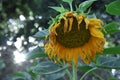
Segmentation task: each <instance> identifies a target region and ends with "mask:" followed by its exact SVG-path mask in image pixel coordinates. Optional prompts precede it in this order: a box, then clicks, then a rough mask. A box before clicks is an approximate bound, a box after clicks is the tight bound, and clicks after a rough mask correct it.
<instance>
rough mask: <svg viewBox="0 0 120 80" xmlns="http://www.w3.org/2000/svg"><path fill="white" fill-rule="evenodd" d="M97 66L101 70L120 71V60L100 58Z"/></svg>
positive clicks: (108, 57) (107, 57)
mask: <svg viewBox="0 0 120 80" xmlns="http://www.w3.org/2000/svg"><path fill="white" fill-rule="evenodd" d="M96 66H98V67H99V68H108V69H120V58H117V57H110V56H100V57H99V58H98V59H97V64H96Z"/></svg>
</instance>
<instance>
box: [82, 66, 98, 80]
mask: <svg viewBox="0 0 120 80" xmlns="http://www.w3.org/2000/svg"><path fill="white" fill-rule="evenodd" d="M95 69H97V67H94V68H92V69H90V70H89V71H87V72H86V73H85V74H84V75H83V76H82V77H81V78H80V80H83V79H84V77H85V76H86V75H87V74H88V73H90V72H91V71H93V70H95Z"/></svg>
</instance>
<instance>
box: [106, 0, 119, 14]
mask: <svg viewBox="0 0 120 80" xmlns="http://www.w3.org/2000/svg"><path fill="white" fill-rule="evenodd" d="M106 11H107V12H108V13H109V14H112V15H120V0H116V1H114V2H111V3H110V4H108V5H107V6H106Z"/></svg>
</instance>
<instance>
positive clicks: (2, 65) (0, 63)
mask: <svg viewBox="0 0 120 80" xmlns="http://www.w3.org/2000/svg"><path fill="white" fill-rule="evenodd" d="M4 67H5V63H4V62H3V61H2V60H0V70H1V69H3V68H4Z"/></svg>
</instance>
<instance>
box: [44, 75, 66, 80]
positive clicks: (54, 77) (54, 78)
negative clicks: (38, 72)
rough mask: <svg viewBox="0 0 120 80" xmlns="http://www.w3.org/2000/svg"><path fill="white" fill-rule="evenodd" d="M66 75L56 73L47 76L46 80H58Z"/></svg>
mask: <svg viewBox="0 0 120 80" xmlns="http://www.w3.org/2000/svg"><path fill="white" fill-rule="evenodd" d="M64 75H65V73H55V74H50V75H46V77H45V80H58V79H60V78H62V77H64Z"/></svg>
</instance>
